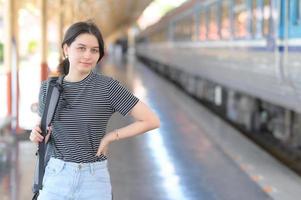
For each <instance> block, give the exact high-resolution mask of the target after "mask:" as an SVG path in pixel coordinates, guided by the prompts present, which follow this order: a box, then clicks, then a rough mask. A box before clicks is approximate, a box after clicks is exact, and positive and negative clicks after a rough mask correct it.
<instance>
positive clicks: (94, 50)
mask: <svg viewBox="0 0 301 200" xmlns="http://www.w3.org/2000/svg"><path fill="white" fill-rule="evenodd" d="M91 51H92V53H98V52H99V50H98V49H92V50H91Z"/></svg>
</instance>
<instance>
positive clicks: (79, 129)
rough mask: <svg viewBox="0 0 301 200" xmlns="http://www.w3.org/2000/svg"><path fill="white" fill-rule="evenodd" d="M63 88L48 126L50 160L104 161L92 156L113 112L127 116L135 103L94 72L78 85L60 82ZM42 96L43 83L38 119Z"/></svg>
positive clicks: (122, 89)
mask: <svg viewBox="0 0 301 200" xmlns="http://www.w3.org/2000/svg"><path fill="white" fill-rule="evenodd" d="M63 88H64V91H63V93H62V95H61V97H60V99H59V103H58V107H57V111H56V113H55V116H54V120H53V123H52V135H51V143H52V144H53V146H54V151H53V157H55V158H59V159H62V160H64V161H69V162H77V163H80V162H82V163H86V162H95V161H100V160H105V159H106V157H105V156H103V155H102V156H100V157H95V154H96V152H97V149H98V146H99V143H100V140H101V139H102V138H103V136H104V135H105V131H106V127H107V123H108V121H109V119H110V117H111V116H112V114H113V113H114V112H119V113H121V114H122V115H123V116H125V115H127V114H128V113H129V111H130V110H131V109H132V108H133V107H134V106H135V105H136V104H137V102H138V101H139V99H138V98H137V97H135V96H134V95H133V94H132V93H131V92H129V91H128V90H127V89H126V88H125V87H123V86H122V85H121V84H120V83H119V82H118V81H117V80H114V79H112V78H110V77H107V76H104V75H102V74H97V73H96V72H91V73H90V74H89V75H88V76H87V77H86V78H85V79H83V80H81V81H79V82H67V81H63ZM46 92H47V81H44V82H43V83H42V85H41V89H40V96H39V105H40V106H39V115H40V116H41V115H42V113H43V109H44V106H45V102H46Z"/></svg>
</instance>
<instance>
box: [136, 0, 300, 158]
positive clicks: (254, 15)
mask: <svg viewBox="0 0 301 200" xmlns="http://www.w3.org/2000/svg"><path fill="white" fill-rule="evenodd" d="M135 52H136V56H137V57H138V58H139V59H140V60H141V61H143V62H145V63H147V65H148V66H151V67H152V68H153V69H155V70H156V71H157V72H159V73H160V74H162V75H163V76H164V77H166V78H168V79H169V80H171V81H172V82H174V83H176V84H177V85H179V86H180V87H181V88H183V89H184V90H185V91H186V92H187V93H189V94H190V95H192V96H193V97H195V98H197V99H200V100H202V101H205V102H209V103H210V104H212V105H214V106H215V108H216V109H218V110H219V111H220V113H223V114H224V116H225V117H226V118H227V119H228V120H229V121H231V122H233V123H235V124H238V125H239V126H241V127H243V128H244V129H245V130H247V131H248V132H250V133H268V135H269V137H270V138H272V140H274V141H277V142H278V143H279V144H281V145H282V146H285V147H287V148H289V149H292V150H293V151H294V152H296V154H298V155H300V153H301V106H300V102H301V56H300V55H301V54H300V52H301V2H300V0H190V1H186V2H185V3H183V4H182V5H181V6H179V7H177V8H176V9H174V10H172V11H170V12H168V13H167V14H166V15H165V16H163V17H162V18H161V19H160V20H159V21H158V22H157V23H155V24H153V25H151V26H149V27H148V28H146V29H145V30H142V31H141V32H140V33H139V34H137V36H136V37H135ZM259 135H260V134H259ZM262 135H266V134H262ZM299 163H300V162H299Z"/></svg>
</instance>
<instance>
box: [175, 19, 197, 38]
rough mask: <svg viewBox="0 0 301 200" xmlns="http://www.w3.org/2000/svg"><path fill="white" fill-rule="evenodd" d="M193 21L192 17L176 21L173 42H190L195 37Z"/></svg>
mask: <svg viewBox="0 0 301 200" xmlns="http://www.w3.org/2000/svg"><path fill="white" fill-rule="evenodd" d="M194 21H195V20H194V16H193V15H190V16H188V17H184V18H183V19H180V20H178V21H177V22H176V25H175V34H174V38H175V40H185V41H192V40H193V39H194V35H195V22H194Z"/></svg>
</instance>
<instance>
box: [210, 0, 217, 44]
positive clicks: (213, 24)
mask: <svg viewBox="0 0 301 200" xmlns="http://www.w3.org/2000/svg"><path fill="white" fill-rule="evenodd" d="M217 10H218V7H217V4H214V5H212V6H210V7H209V10H208V12H209V13H208V17H209V19H208V20H209V21H208V22H209V24H208V25H209V27H208V28H209V30H208V39H209V40H217V39H219V30H218V28H219V26H218V21H217V19H218V12H217Z"/></svg>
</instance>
